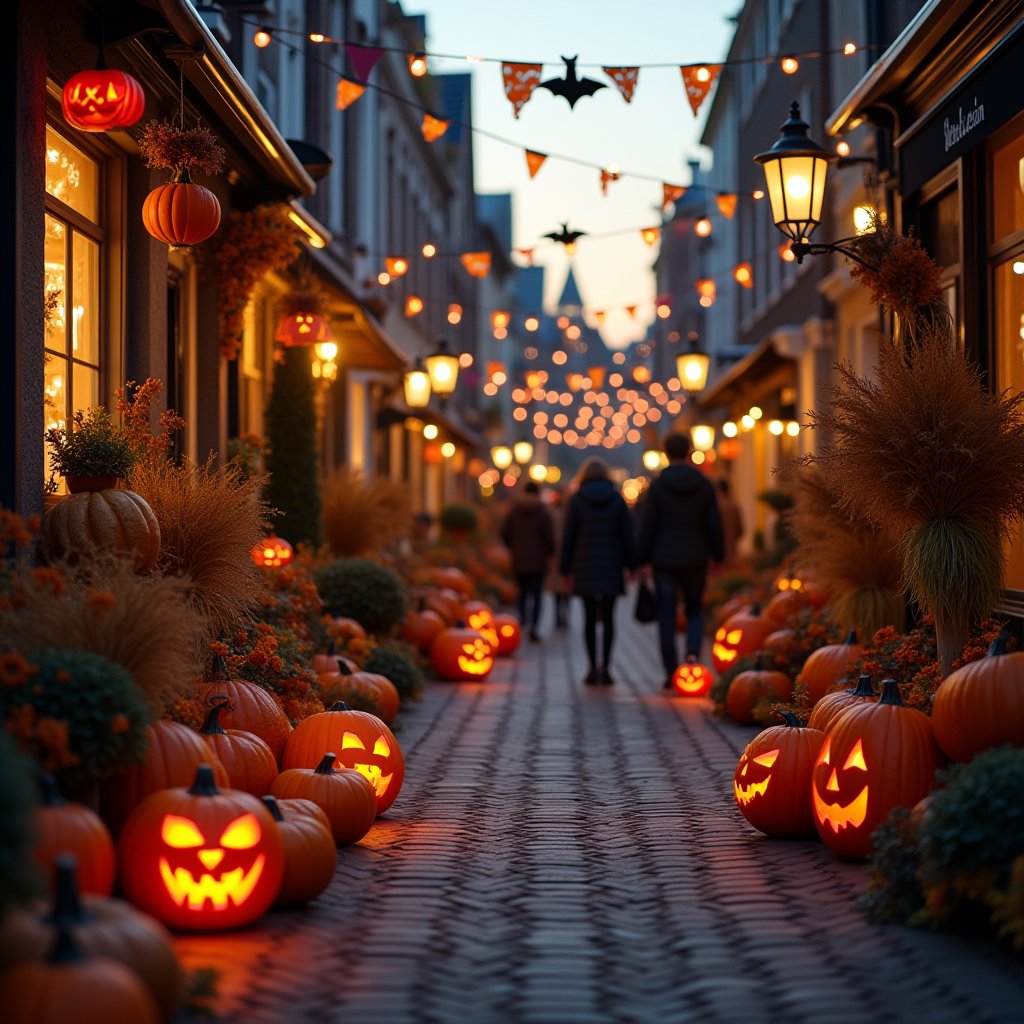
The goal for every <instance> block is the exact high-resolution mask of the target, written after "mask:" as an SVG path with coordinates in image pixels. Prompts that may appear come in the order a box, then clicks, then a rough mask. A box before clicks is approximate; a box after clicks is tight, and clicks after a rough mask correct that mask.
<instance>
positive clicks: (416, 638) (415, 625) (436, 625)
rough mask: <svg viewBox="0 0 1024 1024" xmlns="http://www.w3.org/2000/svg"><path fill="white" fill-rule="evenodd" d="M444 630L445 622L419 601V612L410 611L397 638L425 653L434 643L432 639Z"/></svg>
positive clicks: (423, 602)
mask: <svg viewBox="0 0 1024 1024" xmlns="http://www.w3.org/2000/svg"><path fill="white" fill-rule="evenodd" d="M444 628H445V620H444V619H443V618H442V617H441V616H440V615H439V614H438V613H437V612H436V611H433V610H432V609H430V608H427V607H426V604H425V601H424V600H423V599H422V598H421V599H420V609H419V611H411V612H409V614H408V615H407V616H406V617H405V622H404V623H403V624H402V630H401V632H400V633H399V636H401V638H402V639H403V640H405V641H406V642H407V643H410V644H413V645H414V646H415V647H418V648H419V649H420V650H421V651H423V652H424V653H426V652H427V651H429V650H430V645H431V644H432V643H433V642H434V637H436V636H437V634H438V633H440V632H441V630H442V629H444Z"/></svg>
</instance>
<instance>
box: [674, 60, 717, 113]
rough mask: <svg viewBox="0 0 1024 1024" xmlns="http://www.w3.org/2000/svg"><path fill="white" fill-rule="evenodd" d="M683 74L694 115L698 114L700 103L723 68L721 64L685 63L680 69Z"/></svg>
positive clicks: (684, 84) (684, 85) (687, 96)
mask: <svg viewBox="0 0 1024 1024" xmlns="http://www.w3.org/2000/svg"><path fill="white" fill-rule="evenodd" d="M679 70H680V71H681V72H682V75H683V87H684V88H685V89H686V98H687V99H688V100H689V101H690V109H691V110H692V111H693V116H694V117H696V116H697V111H698V110H700V105H701V104H702V103H703V102H704V99H705V97H706V96H707V94H708V93H709V92H710V91H711V86H713V85H714V84H715V79H716V78H717V77H718V74H719V72H720V71H721V70H722V65H721V64H684V65H683V66H682V67H681V68H680V69H679Z"/></svg>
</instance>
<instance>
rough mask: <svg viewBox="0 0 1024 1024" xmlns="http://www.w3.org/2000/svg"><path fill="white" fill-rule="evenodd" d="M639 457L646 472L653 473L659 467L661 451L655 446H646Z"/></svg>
mask: <svg viewBox="0 0 1024 1024" xmlns="http://www.w3.org/2000/svg"><path fill="white" fill-rule="evenodd" d="M641 458H642V459H643V464H644V469H646V470H647V472H648V473H653V472H654V471H655V470H656V469H659V468H660V467H661V452H660V451H658V449H657V448H648V449H647V451H645V452H644V453H643V455H642V456H641Z"/></svg>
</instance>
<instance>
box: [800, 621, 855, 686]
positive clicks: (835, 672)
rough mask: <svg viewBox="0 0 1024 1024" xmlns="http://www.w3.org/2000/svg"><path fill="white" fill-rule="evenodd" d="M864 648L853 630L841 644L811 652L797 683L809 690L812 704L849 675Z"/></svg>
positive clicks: (827, 645)
mask: <svg viewBox="0 0 1024 1024" xmlns="http://www.w3.org/2000/svg"><path fill="white" fill-rule="evenodd" d="M863 651H864V648H863V647H862V646H861V645H860V644H859V643H857V632H856V630H853V629H851V630H850V632H849V633H848V634H847V636H846V640H845V641H843V643H841V644H826V645H825V646H824V647H819V648H818V649H817V650H816V651H811V653H810V655H809V657H808V658H807V660H806V661H805V662H804V667H803V668H802V669H801V670H800V675H799V676H798V677H797V682H799V683H803V685H804V686H805V687H806V688H807V693H808V696H809V697H810V698H811V701H812V703H815V704H816V703H817V702H818V701H819V700H821V698H822V697H824V696H825V694H826V693H828V691H829V690H830V689H831V688H832V687H833V686H835V684H836V683H838V682H839V680H840V679H843V678H844V677H845V676H847V675H848V674H849V671H850V667H851V666H852V665H853V663H854V662H855V661H856V660H857V659H858V658H859V657H860V656H861V654H862V653H863Z"/></svg>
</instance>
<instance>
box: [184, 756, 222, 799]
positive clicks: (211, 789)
mask: <svg viewBox="0 0 1024 1024" xmlns="http://www.w3.org/2000/svg"><path fill="white" fill-rule="evenodd" d="M188 792H189V796H217V795H218V794H219V793H220V790H219V789H218V788H217V780H216V779H215V778H214V776H213V767H212V766H211V765H208V764H200V765H196V777H195V781H194V782H193V783H192V786H191V788H190V789H189V791H188Z"/></svg>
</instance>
